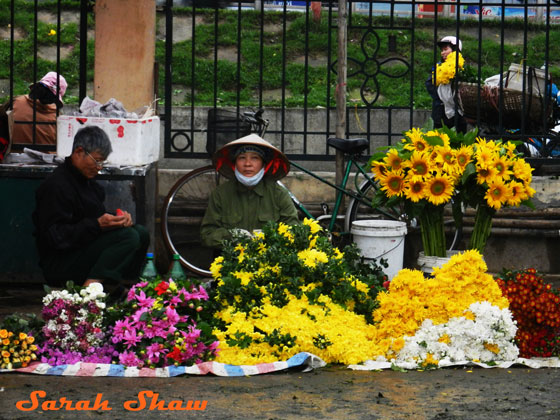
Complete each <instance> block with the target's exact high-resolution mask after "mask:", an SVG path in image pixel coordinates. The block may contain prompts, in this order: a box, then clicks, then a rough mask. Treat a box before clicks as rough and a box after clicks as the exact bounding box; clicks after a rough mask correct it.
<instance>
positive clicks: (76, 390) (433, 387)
mask: <svg viewBox="0 0 560 420" xmlns="http://www.w3.org/2000/svg"><path fill="white" fill-rule="evenodd" d="M0 390H1V392H0V406H1V409H0V419H10V420H15V419H37V418H39V417H40V418H47V419H77V418H79V419H82V418H84V419H85V418H95V419H129V418H130V419H155V418H170V419H171V418H179V419H182V418H189V419H190V418H200V419H415V420H416V419H454V420H455V419H465V420H467V419H468V420H472V419H488V418H492V419H494V420H496V419H508V420H509V419H558V418H560V398H558V395H559V392H560V370H556V369H527V368H512V369H508V370H505V369H482V368H476V369H462V368H459V369H441V370H436V371H429V372H416V371H411V372H394V371H382V372H363V371H360V372H358V371H351V370H348V369H346V368H345V367H328V368H322V369H317V370H315V371H312V372H307V373H302V372H287V373H277V374H268V375H261V376H254V377H242V378H221V377H213V376H204V377H194V376H188V377H177V378H167V379H156V378H134V379H132V378H131V379H127V378H76V377H67V378H63V377H52V376H51V377H45V376H37V375H19V374H3V375H0ZM38 390H44V391H45V392H46V397H45V398H44V399H39V407H38V408H37V409H36V410H34V411H28V412H25V411H21V410H18V409H17V408H16V403H17V402H18V401H25V400H30V393H31V392H33V391H38ZM141 391H151V392H154V393H159V400H165V401H166V403H165V405H166V406H168V405H169V403H170V401H172V400H179V401H182V404H181V405H182V406H185V405H186V404H187V402H188V401H189V400H201V401H202V400H206V401H207V405H206V409H205V410H204V411H161V410H160V411H156V410H152V411H150V410H149V405H150V403H151V402H152V398H151V397H150V398H148V397H146V398H145V400H146V402H147V404H146V407H145V408H144V409H142V410H140V411H127V410H125V408H124V407H123V405H124V403H125V402H126V401H132V400H138V399H139V397H138V395H139V393H140V392H141ZM98 393H102V400H107V401H108V402H107V404H108V406H110V407H111V408H112V410H111V411H101V410H96V411H83V412H81V413H79V415H78V416H77V415H76V414H77V412H76V411H68V410H59V411H46V410H44V409H41V406H40V404H42V402H43V401H45V400H55V401H58V400H59V399H60V398H62V397H65V398H67V399H68V400H73V401H74V405H75V403H76V401H77V400H90V401H91V402H92V404H93V401H94V400H95V398H96V396H97V394H98ZM58 405H59V404H58ZM23 407H29V404H25V405H24V406H23ZM131 407H132V406H131ZM134 407H136V406H134Z"/></svg>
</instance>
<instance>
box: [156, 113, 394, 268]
mask: <svg viewBox="0 0 560 420" xmlns="http://www.w3.org/2000/svg"><path fill="white" fill-rule="evenodd" d="M211 111H212V110H211ZM225 112H227V111H225ZM230 114H231V113H227V114H224V115H225V117H224V120H227V124H226V125H228V126H229V127H230V128H232V127H234V126H235V127H236V128H239V127H245V128H249V129H250V130H251V131H252V132H255V133H257V134H259V135H260V136H261V137H262V136H263V135H264V133H265V131H266V128H267V126H268V121H267V120H265V119H263V118H262V110H259V111H257V112H245V113H242V114H239V115H236V116H235V118H233V116H232V115H230ZM214 117H215V116H214ZM219 120H220V119H219V118H218V119H216V118H214V123H215V122H216V121H219ZM234 120H235V121H234ZM218 128H220V127H218ZM221 128H223V127H221ZM217 133H218V134H217ZM226 134H228V133H227V130H219V129H217V127H215V126H210V125H209V129H208V137H207V141H208V144H207V149H208V150H217V149H218V148H219V147H221V146H222V145H223V144H225V143H227V142H229V141H231V140H235V139H236V138H239V137H242V136H243V135H247V134H249V133H245V134H244V132H241V133H240V131H239V130H236V131H232V132H231V133H229V136H226ZM240 134H242V135H240ZM232 136H235V137H234V138H231V137H232ZM225 137H228V138H227V139H226V138H225ZM226 140H227V141H226ZM216 141H218V143H223V144H216ZM327 144H328V145H329V146H330V147H333V148H334V149H337V150H339V151H341V152H342V153H343V154H344V157H345V162H346V165H345V169H344V176H343V179H342V181H341V183H340V185H336V184H334V183H332V182H330V181H329V180H327V179H324V178H322V177H321V176H319V175H317V174H315V173H314V172H313V171H311V170H309V169H307V168H305V167H303V166H301V165H299V164H297V163H295V162H293V161H290V164H291V165H293V166H294V167H295V168H297V169H299V170H301V171H303V172H304V173H306V174H308V175H310V176H311V177H313V178H315V179H317V180H319V181H320V182H322V183H324V184H326V185H328V186H330V187H331V188H334V189H336V198H335V203H334V207H333V211H332V213H329V209H328V205H327V204H326V203H322V204H321V208H322V211H323V214H322V215H320V216H318V217H315V216H313V214H312V213H311V212H310V211H309V210H308V209H307V208H306V207H305V206H304V205H303V204H302V203H301V202H300V201H299V200H298V199H297V198H296V197H295V196H294V195H293V194H292V193H291V192H290V191H289V190H288V193H289V194H290V197H291V198H292V201H294V204H295V206H296V208H297V209H298V210H299V211H300V212H301V213H300V214H302V215H304V216H306V217H309V218H312V219H316V220H319V221H320V222H322V223H323V224H324V223H325V222H326V221H328V224H327V225H326V226H325V228H326V229H327V231H328V232H331V233H332V232H335V233H337V232H336V230H337V228H338V226H337V222H338V221H340V220H344V225H343V226H344V227H343V231H342V233H343V234H347V233H349V231H350V228H351V226H352V222H353V221H355V220H362V219H373V218H384V219H392V220H399V219H402V214H401V212H400V211H399V210H398V209H391V208H373V207H372V199H373V196H374V195H375V192H376V190H377V185H376V184H375V181H374V180H373V177H372V176H370V172H369V171H368V170H367V169H365V168H364V164H362V163H360V162H363V158H364V156H363V155H362V153H363V152H364V151H366V150H367V149H368V148H369V140H368V139H364V138H358V139H340V138H329V139H328V140H327ZM352 168H355V169H356V171H355V172H354V175H353V177H354V180H353V186H354V189H351V188H347V185H348V181H349V180H350V177H351V172H352ZM225 181H227V179H225V178H224V177H223V176H222V175H220V174H219V173H218V172H217V171H216V170H215V169H214V167H213V166H210V165H209V166H205V167H201V168H198V169H195V170H193V171H191V172H189V173H188V174H186V175H184V176H183V177H181V178H180V179H179V180H178V181H177V182H176V183H175V184H174V185H173V187H172V188H171V189H170V191H169V193H168V194H167V197H166V198H165V200H164V203H163V208H162V212H161V215H162V217H161V228H162V234H163V238H164V241H165V243H166V246H167V248H168V249H169V250H170V251H171V252H172V253H176V254H179V255H180V261H181V263H182V264H183V266H184V267H185V268H187V269H188V270H189V271H191V272H192V273H194V274H197V275H200V276H206V277H207V276H210V271H209V270H208V267H209V266H210V264H211V262H212V261H213V259H214V250H213V249H211V248H205V247H203V246H202V244H201V238H200V224H201V223H202V218H203V216H204V212H205V210H206V207H207V204H208V199H209V197H210V194H211V192H212V191H213V190H214V188H216V187H217V186H218V185H220V183H222V182H225ZM279 184H280V185H281V186H283V187H284V188H286V187H285V186H284V185H283V184H282V183H280V182H279ZM286 189H287V188H286ZM345 196H346V197H349V198H350V201H349V204H348V208H347V210H346V212H345V214H339V213H340V211H341V205H342V200H343V197H345ZM338 233H340V232H338Z"/></svg>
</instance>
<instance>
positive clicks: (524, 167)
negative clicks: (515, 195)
mask: <svg viewBox="0 0 560 420" xmlns="http://www.w3.org/2000/svg"><path fill="white" fill-rule="evenodd" d="M532 172H533V168H532V167H531V165H529V164H528V163H527V162H525V161H524V160H522V159H516V160H514V161H513V176H515V177H516V178H519V179H521V180H523V181H526V182H527V183H529V182H531V178H532Z"/></svg>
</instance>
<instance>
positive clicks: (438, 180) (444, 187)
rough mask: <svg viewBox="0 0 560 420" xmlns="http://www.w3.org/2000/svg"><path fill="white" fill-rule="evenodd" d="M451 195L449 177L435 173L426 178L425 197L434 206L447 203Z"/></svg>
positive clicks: (451, 182) (450, 180) (451, 189)
mask: <svg viewBox="0 0 560 420" xmlns="http://www.w3.org/2000/svg"><path fill="white" fill-rule="evenodd" d="M452 195H453V181H452V179H451V177H449V176H448V175H444V174H437V175H434V176H433V177H430V178H429V179H427V180H426V198H427V199H428V201H429V202H430V203H432V204H434V205H436V206H438V205H440V204H445V203H447V202H448V201H449V200H450V199H451V196H452Z"/></svg>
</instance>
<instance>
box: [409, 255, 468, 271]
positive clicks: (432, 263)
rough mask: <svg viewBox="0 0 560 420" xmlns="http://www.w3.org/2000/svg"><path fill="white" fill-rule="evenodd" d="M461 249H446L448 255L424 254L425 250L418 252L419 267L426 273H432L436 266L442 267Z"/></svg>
mask: <svg viewBox="0 0 560 420" xmlns="http://www.w3.org/2000/svg"><path fill="white" fill-rule="evenodd" d="M459 252H460V251H446V253H447V257H436V256H433V255H424V251H420V252H419V253H418V260H417V264H418V269H419V270H420V271H422V272H423V273H425V274H431V273H432V272H433V271H434V267H438V268H441V267H442V266H443V265H444V264H445V263H447V262H448V261H449V260H450V259H451V257H452V256H453V255H455V254H457V253H459Z"/></svg>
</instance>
